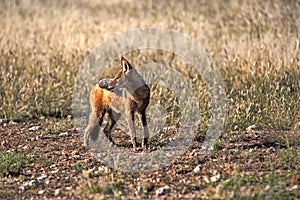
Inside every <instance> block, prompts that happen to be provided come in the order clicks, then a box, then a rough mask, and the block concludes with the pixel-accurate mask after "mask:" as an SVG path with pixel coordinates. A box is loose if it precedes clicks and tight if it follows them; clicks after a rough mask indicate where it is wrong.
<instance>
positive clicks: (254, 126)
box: [246, 124, 259, 132]
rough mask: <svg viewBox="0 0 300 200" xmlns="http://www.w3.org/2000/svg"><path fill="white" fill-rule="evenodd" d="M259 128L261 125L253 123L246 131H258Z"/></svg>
mask: <svg viewBox="0 0 300 200" xmlns="http://www.w3.org/2000/svg"><path fill="white" fill-rule="evenodd" d="M258 130H259V127H258V126H256V125H255V124H253V125H251V126H248V127H247V128H246V131H248V132H249V131H250V132H251V131H258Z"/></svg>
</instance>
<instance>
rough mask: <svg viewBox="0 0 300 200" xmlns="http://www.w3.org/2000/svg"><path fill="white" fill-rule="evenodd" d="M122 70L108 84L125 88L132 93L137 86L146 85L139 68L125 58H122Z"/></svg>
mask: <svg viewBox="0 0 300 200" xmlns="http://www.w3.org/2000/svg"><path fill="white" fill-rule="evenodd" d="M121 67H122V68H121V70H120V71H119V72H118V73H117V74H116V75H115V77H114V79H113V80H112V81H111V82H110V83H109V84H108V87H110V88H119V89H121V88H124V89H127V91H129V92H130V93H132V92H134V91H135V90H136V89H137V88H140V87H141V86H145V82H144V79H143V78H142V76H141V75H140V74H139V73H138V72H137V70H136V69H135V68H134V67H133V66H132V65H131V64H130V63H129V62H128V61H127V60H126V59H125V58H124V57H122V58H121Z"/></svg>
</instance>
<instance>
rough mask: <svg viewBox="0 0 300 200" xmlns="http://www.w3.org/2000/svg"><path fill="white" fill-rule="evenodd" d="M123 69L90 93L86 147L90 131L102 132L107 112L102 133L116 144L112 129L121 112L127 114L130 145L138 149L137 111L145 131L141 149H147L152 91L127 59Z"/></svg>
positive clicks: (85, 134)
mask: <svg viewBox="0 0 300 200" xmlns="http://www.w3.org/2000/svg"><path fill="white" fill-rule="evenodd" d="M121 66H122V69H121V70H120V71H119V72H118V73H117V74H116V76H115V77H114V79H113V80H111V81H110V82H109V83H108V84H106V85H105V84H104V85H105V86H103V85H101V83H97V84H96V85H94V87H93V89H92V91H91V93H90V107H91V113H90V117H89V123H88V126H87V128H86V130H85V133H84V146H87V145H88V141H89V135H90V134H91V132H94V131H97V130H99V129H98V126H100V127H101V125H102V122H103V118H104V116H105V114H106V113H108V122H107V125H106V126H105V128H104V129H103V132H104V134H105V135H106V136H107V138H108V139H109V140H110V142H112V143H113V144H114V142H113V140H112V137H111V130H112V128H113V126H114V125H115V124H116V122H117V121H118V119H119V118H120V115H121V113H122V112H124V114H125V117H126V120H127V123H128V127H129V131H130V136H131V142H132V145H133V147H134V148H136V145H137V144H136V129H135V124H134V114H135V112H137V114H138V116H139V119H140V120H141V122H142V124H143V129H144V137H143V140H142V147H144V148H148V137H149V130H148V126H147V120H146V109H147V107H148V105H149V101H150V88H149V87H148V85H147V84H146V83H145V81H144V79H143V78H142V76H141V75H140V74H139V73H138V72H137V70H136V69H135V68H133V67H132V66H131V64H130V63H129V62H128V61H127V60H126V59H125V58H124V57H122V58H121ZM98 123H99V124H98ZM93 134H94V133H93ZM96 134H98V133H96Z"/></svg>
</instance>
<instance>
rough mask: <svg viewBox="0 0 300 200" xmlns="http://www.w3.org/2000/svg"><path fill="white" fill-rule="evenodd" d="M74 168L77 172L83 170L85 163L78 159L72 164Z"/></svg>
mask: <svg viewBox="0 0 300 200" xmlns="http://www.w3.org/2000/svg"><path fill="white" fill-rule="evenodd" d="M72 167H73V169H74V170H75V171H77V172H81V171H82V170H83V169H84V165H83V163H82V162H80V161H78V162H76V163H75V164H73V165H72Z"/></svg>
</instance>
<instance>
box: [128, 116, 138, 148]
mask: <svg viewBox="0 0 300 200" xmlns="http://www.w3.org/2000/svg"><path fill="white" fill-rule="evenodd" d="M126 119H127V123H128V127H129V132H130V137H131V143H132V146H133V148H136V131H135V126H134V112H133V111H128V112H126Z"/></svg>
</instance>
